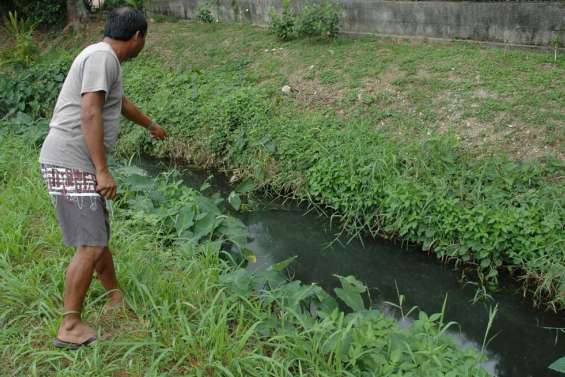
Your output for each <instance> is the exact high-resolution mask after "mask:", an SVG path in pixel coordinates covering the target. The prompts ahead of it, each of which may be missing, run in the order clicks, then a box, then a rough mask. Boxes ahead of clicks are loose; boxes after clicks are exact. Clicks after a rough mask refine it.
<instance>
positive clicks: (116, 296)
mask: <svg viewBox="0 0 565 377" xmlns="http://www.w3.org/2000/svg"><path fill="white" fill-rule="evenodd" d="M123 307H124V294H123V293H122V291H120V290H119V289H113V290H111V291H110V292H108V303H106V306H105V308H104V309H105V311H111V310H114V309H120V308H123Z"/></svg>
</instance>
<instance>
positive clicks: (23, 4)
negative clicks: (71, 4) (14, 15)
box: [12, 0, 67, 26]
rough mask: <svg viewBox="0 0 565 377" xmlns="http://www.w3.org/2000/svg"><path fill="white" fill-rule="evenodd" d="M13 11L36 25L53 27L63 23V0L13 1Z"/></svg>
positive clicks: (64, 9) (64, 8)
mask: <svg viewBox="0 0 565 377" xmlns="http://www.w3.org/2000/svg"><path fill="white" fill-rule="evenodd" d="M12 3H13V7H12V8H13V9H14V10H15V11H16V12H18V13H19V14H20V15H21V16H22V17H23V18H26V19H29V20H31V22H33V23H36V24H41V25H44V26H54V25H57V24H61V23H64V22H65V15H66V12H67V6H66V2H65V0H14V1H12Z"/></svg>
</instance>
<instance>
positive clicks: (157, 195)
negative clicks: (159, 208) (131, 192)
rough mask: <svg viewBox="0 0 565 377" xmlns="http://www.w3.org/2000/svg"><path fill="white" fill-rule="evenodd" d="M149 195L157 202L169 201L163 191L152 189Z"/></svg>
mask: <svg viewBox="0 0 565 377" xmlns="http://www.w3.org/2000/svg"><path fill="white" fill-rule="evenodd" d="M149 196H150V197H151V200H153V201H154V202H156V203H166V202H167V201H168V199H167V197H166V196H165V195H164V194H163V193H162V192H161V191H151V194H150V195H149Z"/></svg>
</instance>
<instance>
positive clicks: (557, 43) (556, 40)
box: [549, 32, 562, 62]
mask: <svg viewBox="0 0 565 377" xmlns="http://www.w3.org/2000/svg"><path fill="white" fill-rule="evenodd" d="M549 45H550V46H551V47H553V61H555V62H556V61H557V51H558V50H559V47H561V46H562V43H561V38H560V37H559V34H557V33H555V32H553V36H552V37H551V40H550V41H549Z"/></svg>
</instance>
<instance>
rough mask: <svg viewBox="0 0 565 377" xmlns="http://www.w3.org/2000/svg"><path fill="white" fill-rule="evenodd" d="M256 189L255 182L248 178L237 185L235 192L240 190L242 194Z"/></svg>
mask: <svg viewBox="0 0 565 377" xmlns="http://www.w3.org/2000/svg"><path fill="white" fill-rule="evenodd" d="M254 189H255V183H253V181H252V180H250V179H246V180H245V181H243V182H241V183H240V184H239V185H237V187H236V188H235V192H238V193H240V194H244V193H247V192H251V191H253V190H254Z"/></svg>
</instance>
